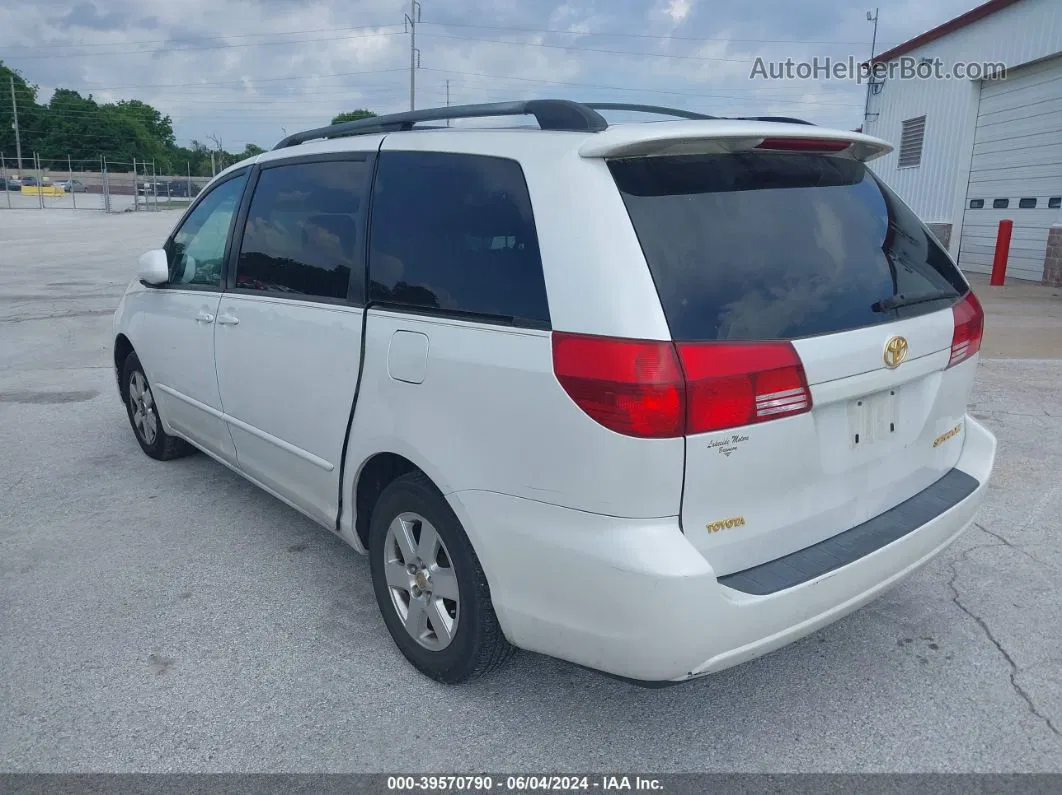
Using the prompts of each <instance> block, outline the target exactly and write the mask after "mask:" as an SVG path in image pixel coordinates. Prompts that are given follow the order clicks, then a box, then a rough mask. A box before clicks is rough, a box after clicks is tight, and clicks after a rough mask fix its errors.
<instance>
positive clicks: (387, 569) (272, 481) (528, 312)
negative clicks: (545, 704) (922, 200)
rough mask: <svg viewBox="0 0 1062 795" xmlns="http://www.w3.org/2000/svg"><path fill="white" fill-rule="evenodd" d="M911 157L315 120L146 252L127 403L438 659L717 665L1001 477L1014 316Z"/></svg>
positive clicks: (551, 107)
mask: <svg viewBox="0 0 1062 795" xmlns="http://www.w3.org/2000/svg"><path fill="white" fill-rule="evenodd" d="M613 110H622V111H646V112H650V113H654V114H656V115H657V116H660V115H670V116H673V117H677V119H675V120H668V121H656V122H651V123H625V124H609V123H608V122H607V121H606V119H605V116H604V115H603V112H606V111H613ZM517 115H530V116H534V117H535V119H536V120H537V122H538V124H537V125H536V126H535V127H533V128H530V127H511V128H498V127H490V128H475V127H470V126H464V125H461V126H458V125H455V126H453V127H450V128H443V127H441V125H436V126H435V127H430V126H427V127H426V126H425V123H430V122H432V121H440V120H443V119H459V118H473V117H476V118H481V117H488V116H517ZM889 150H890V147H889V145H888V144H886V143H884V142H882V141H880V140H878V139H875V138H871V137H868V136H865V135H862V134H859V133H853V132H849V131H840V130H828V129H823V128H819V127H816V126H813V125H810V124H807V123H801V122H798V121H796V120H779V119H720V118H712V117H709V116H703V115H700V114H695V113H689V112H685V111H673V110H668V109H664V108H653V107H643V106H628V105H614V104H608V105H602V104H598V105H592V104H583V103H576V102H571V101H566V100H535V101H530V102H513V103H500V104H492V105H477V106H459V107H451V108H444V109H437V110H424V111H415V112H410V113H403V114H396V115H393V116H381V117H376V118H371V119H364V120H360V121H355V122H346V123H343V124H339V125H334V126H332V127H325V128H320V129H316V130H310V131H307V132H305V133H299V134H297V135H293V136H290V137H289V138H287V139H285V140H284V141H282V142H281V143H280V144H279V145H278V146H277V147H276V148H275V149H274V150H272V151H270V152H266V153H264V154H262V155H259V156H257V157H255V158H253V159H251V160H247V161H244V162H242V163H239V164H237V165H235V166H232V167H231V168H229V169H228V170H226V171H225V172H223V173H222V174H220V175H218V177H217V178H215V179H214V180H213V181H212V182H211V184H210V185H209V186H208V187H207V188H206V189H204V190H203V191H202V193H201V194H200V195H199V196H198V197H197V198H196V200H195V201H194V203H193V204H192V205H191V207H189V209H188V211H187V212H186V213H185V214H184V216H183V217H182V218H181V220H180V222H179V223H178V224H177V226H176V228H175V229H174V230H173V233H172V235H171V236H170V237H169V239H167V240H166V241H165V244H164V245H163V247H162V248H161V249H160V250H157V251H150V252H148V253H146V254H145V255H144V256H143V257H142V258H141V260H140V268H139V274H138V278H136V279H135V280H134V281H133V282H132V284H131V285H130V286H129V289H128V291H127V292H126V294H125V296H124V297H123V299H122V301H121V304H120V305H119V307H118V310H117V312H116V314H115V318H114V364H115V368H116V374H117V378H118V387H119V390H120V392H121V396H122V399H123V401H124V402H125V404H126V407H127V409H128V413H129V419H130V422H131V424H132V427H133V430H134V432H135V434H136V438H137V440H138V441H139V443H140V446H141V447H142V448H143V450H144V452H145V453H147V454H148V455H149V456H151V457H153V458H156V459H169V458H173V457H175V456H178V455H181V454H184V453H187V452H190V451H192V450H194V449H198V450H200V451H202V452H204V453H206V454H207V455H209V456H211V457H212V458H214V459H216V460H217V461H219V462H221V463H222V464H224V465H225V466H227V467H230V468H232V469H233V470H235V471H236V472H238V473H240V474H241V475H243V476H244V477H246V478H247V479H248V480H250V481H252V482H253V483H255V484H257V485H258V486H260V487H261V488H263V489H264V490H266V491H268V492H269V493H270V494H272V495H274V496H275V497H276V498H278V499H279V500H281V501H283V502H285V503H287V504H288V505H290V506H292V507H294V508H295V509H297V510H298V511H300V512H302V513H303V514H305V515H306V516H308V517H310V518H311V519H313V520H314V521H315V522H318V523H319V524H321V525H323V526H324V527H326V528H328V529H329V530H331V531H332V532H334V533H336V534H337V535H339V536H340V537H341V538H343V539H344V540H345V541H346V542H347V543H349V544H350V545H351V546H353V547H355V548H356V549H358V550H359V551H361V552H367V553H368V555H369V556H370V570H371V572H372V580H373V587H374V591H375V594H376V598H377V600H378V602H379V607H380V610H381V612H382V615H383V620H384V623H385V624H386V626H387V629H388V630H389V632H390V634H391V636H392V637H393V639H394V641H395V643H396V644H397V645H398V647H399V648H400V649H401V651H402V652H403V654H405V656H406V657H407V658H408V659H409V661H410V662H411V663H412V664H413V665H415V666H416V667H417V668H419V669H420V670H421V671H423V672H424V673H425V674H427V675H428V676H431V677H433V678H435V679H437V680H439V681H442V682H447V683H456V682H461V681H464V680H468V679H470V678H473V677H475V676H478V675H480V674H483V673H485V672H486V671H489V670H490V669H492V668H494V667H495V666H497V665H499V664H501V663H502V662H504V661H505V660H506V659H507V658H508V657H509V656H510V655H511V653H512V651H513V649H514V648H516V647H519V648H524V649H530V650H533V651H537V652H541V653H544V654H548V655H553V656H555V657H559V658H562V659H565V660H570V661H572V662H574V663H577V664H580V665H583V666H588V667H591V668H594V669H598V670H600V671H604V672H606V673H609V674H612V675H615V676H619V677H623V678H626V679H630V680H634V681H637V682H640V683H643V684H663V683H669V682H677V681H682V680H684V679H689V678H691V677H696V676H700V675H703V674H707V673H711V672H714V671H718V670H720V669H723V668H726V667H728V666H731V665H734V664H737V663H740V662H742V661H744V660H748V659H751V658H753V657H756V656H758V655H761V654H764V653H766V652H769V651H771V650H773V649H776V648H778V647H780V646H783V645H785V644H787V643H789V642H791V641H793V640H795V639H797V638H800V637H802V636H805V635H807V634H808V633H810V632H813V631H814V630H816V629H817V628H819V627H822V626H824V625H826V624H828V623H829V622H832V621H834V620H836V619H838V618H840V617H841V616H843V615H845V614H847V613H849V612H851V611H852V610H855V609H856V608H858V607H860V606H861V605H863V604H865V603H866V602H868V601H869V600H871V599H873V598H874V597H876V596H878V595H879V594H881V593H882V592H883V591H885V590H886V589H887V588H889V587H891V586H893V585H895V584H897V583H898V582H899V581H900V580H902V579H903V578H904V577H905V576H907V575H908V574H910V573H911V572H913V571H915V570H916V569H917V568H919V567H920V566H922V565H923V564H925V563H926V562H927V561H928V560H930V559H931V558H932V557H933V556H934V555H936V554H938V553H939V552H941V551H942V550H943V549H944V548H945V547H946V546H947V545H948V544H950V543H951V542H952V541H953V540H955V538H956V537H957V536H958V535H959V534H960V533H961V532H962V531H963V530H964V529H965V528H966V527H967V525H969V524H970V522H971V521H972V519H973V517H974V514H975V511H976V508H977V506H978V504H979V503H980V502H981V500H982V498H983V496H984V493H985V489H986V486H987V482H988V479H989V476H990V474H991V471H992V466H993V461H994V458H995V447H996V442H995V438H994V437H993V436H992V434H991V433H989V431H987V430H986V429H985V428H984V427H982V426H981V425H980V424H978V423H977V422H976V421H975V420H974V419H973V418H971V417H970V415H969V414H967V412H966V407H967V403H968V401H969V398H970V391H971V387H972V385H973V381H974V377H975V374H976V371H977V366H978V359H979V354H978V351H979V348H980V344H981V335H982V328H983V320H984V315H983V312H982V309H981V306H980V304H979V303H978V300H977V298H976V297H975V296H974V294H973V293H972V292H971V290H970V288H969V285H968V284H967V283H966V281H965V280H964V278H963V276H962V275H961V273H960V272H959V270H958V269H957V268H956V266H955V264H954V262H953V261H952V259H951V258H950V257H949V255H948V253H947V252H946V251H945V249H944V248H943V247H942V246H941V245H940V244H939V243H938V241H937V240H936V238H935V237H934V236H933V234H932V233H931V232H930V231H929V230H928V229H927V227H926V226H925V224H923V223H922V222H921V221H920V220H919V219H918V218H917V217H916V216H915V214H914V213H913V212H912V211H911V210H910V209H909V208H908V207H907V206H906V205H905V204H904V203H903V202H902V201H901V200H900V199H898V198H897V197H896V195H895V194H894V193H893V192H892V191H890V190H889V188H888V187H886V186H885V185H884V184H883V183H882V181H881V180H880V179H879V178H878V177H877V176H875V174H874V173H873V172H872V171H871V170H870V169H869V168H868V167H867V165H866V162H867V161H869V160H871V159H873V158H875V157H877V156H879V155H881V154H884V153H886V152H888V151H889Z"/></svg>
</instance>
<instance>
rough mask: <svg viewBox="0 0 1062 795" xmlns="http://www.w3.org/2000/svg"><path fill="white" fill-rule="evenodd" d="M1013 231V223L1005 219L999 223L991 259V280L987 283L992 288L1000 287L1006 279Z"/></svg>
mask: <svg viewBox="0 0 1062 795" xmlns="http://www.w3.org/2000/svg"><path fill="white" fill-rule="evenodd" d="M1013 231H1014V222H1013V221H1011V220H1009V219H1007V220H1005V221H1000V222H999V232H998V234H997V235H996V256H995V257H994V258H993V259H992V278H991V279H989V280H988V283H989V285H990V286H992V287H1002V286H1003V280H1004V279H1006V278H1007V257H1008V256H1010V235H1011V233H1012V232H1013Z"/></svg>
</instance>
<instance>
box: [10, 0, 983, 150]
mask: <svg viewBox="0 0 1062 795" xmlns="http://www.w3.org/2000/svg"><path fill="white" fill-rule="evenodd" d="M870 2H873V0H870ZM977 4H978V2H977V0H878V8H879V26H878V33H877V47H876V52H881V51H883V50H884V49H887V48H888V47H891V46H893V45H895V44H898V43H900V42H902V41H905V40H906V39H909V38H911V37H913V36H915V35H917V34H919V33H921V32H923V31H925V30H928V29H929V28H932V27H935V26H936V25H938V24H940V23H942V22H944V21H946V20H948V19H951V18H952V17H955V16H957V15H959V14H961V13H963V12H965V11H967V10H969V9H970V8H972V7H974V6H975V5H977ZM874 8H875V6H873V5H869V4H867V3H861V2H859V0H854V1H853V0H564V1H563V2H562V1H561V0H421V3H420V24H418V25H417V28H416V45H417V48H418V49H419V51H420V52H419V63H420V67H419V69H417V70H416V106H417V107H418V108H426V107H437V106H441V105H445V104H446V102H447V96H446V95H447V80H449V97H450V100H449V101H450V103H451V104H464V103H472V102H491V101H503V100H512V99H531V98H541V97H556V98H567V99H579V100H583V101H588V102H589V101H598V102H604V101H608V102H633V103H641V104H652V105H665V106H669V107H680V108H686V109H689V110H694V111H700V112H704V113H709V114H711V115H730V116H735V115H784V116H798V117H800V118H804V119H807V120H809V121H811V122H814V123H816V124H822V125H829V126H837V127H842V128H845V129H854V128H856V127H858V126H859V125H860V124H861V121H862V110H863V99H864V95H865V94H864V92H865V89H864V88H863V87H861V86H859V85H857V84H856V83H855V82H854V81H815V80H804V81H802V80H791V81H781V80H774V81H768V80H762V79H752V78H751V77H750V75H751V73H752V71H753V66H754V65H755V62H756V59H757V58H762V59H763V60H764V61H765V62H769V61H784V60H785V59H787V58H792V59H793V60H794V61H800V60H805V59H811V58H812V57H814V56H817V57H818V58H820V59H822V58H824V57H827V56H828V57H831V58H834V59H847V58H848V57H849V56H852V57H854V58H856V59H857V60H859V61H861V60H865V59H866V58H867V57H868V56H869V55H870V51H871V36H872V34H873V32H874V26H873V24H872V23H871V22H868V21H867V18H866V16H867V11H868V10H871V11H873V10H874ZM409 13H410V3H409V1H408V0H81V1H80V2H77V0H75V1H74V2H60V0H30V1H29V2H15V1H14V0H12V1H11V2H5V3H2V4H0V59H3V60H4V62H5V63H7V64H8V65H10V66H13V67H14V68H16V69H18V70H19V71H21V72H22V74H23V76H24V77H25V78H26V79H27V80H28V81H29V82H31V83H35V84H37V85H38V86H39V87H40V96H39V101H47V99H48V97H49V96H50V95H51V92H52V91H53V90H54V89H55V88H56V87H62V88H69V89H74V90H77V91H80V92H82V94H92V95H93V96H94V97H95V98H96V99H97V100H99V101H107V102H109V101H115V100H119V99H140V100H143V101H145V102H149V103H150V104H152V105H154V106H155V107H157V108H158V109H159V110H161V111H162V112H163V113H164V114H167V115H169V116H170V117H171V119H172V120H173V123H174V130H175V133H176V135H177V139H178V143H180V144H182V145H187V144H189V143H190V141H191V140H192V139H197V140H199V141H207V140H208V139H209V138H210V137H211V136H214V137H216V138H217V139H218V140H220V141H221V142H222V144H223V146H224V148H225V149H226V150H228V151H239V150H241V149H242V148H243V146H244V145H245V144H247V143H255V144H257V145H259V146H262V147H265V148H269V147H271V146H272V145H274V144H275V143H276V142H277V141H278V140H279V139H280V138H282V137H283V136H284V135H285V134H286V133H291V132H295V131H296V130H299V129H308V128H312V127H316V126H320V125H322V124H327V123H328V122H329V121H330V119H331V118H332V116H334V115H335V114H336V113H339V112H341V111H345V110H352V109H354V108H362V107H364V108H369V109H371V110H373V111H375V112H377V113H386V112H394V111H402V110H406V109H408V107H409V64H410V36H409V34H408V32H406V31H407V30H408V27H407V26H404V24H403V23H404V19H405V17H406V16H407V15H408V14H409ZM0 93H2V89H0Z"/></svg>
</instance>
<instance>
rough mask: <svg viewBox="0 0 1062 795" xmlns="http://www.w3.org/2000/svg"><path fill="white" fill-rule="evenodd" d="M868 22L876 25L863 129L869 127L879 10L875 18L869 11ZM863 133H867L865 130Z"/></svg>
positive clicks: (871, 51)
mask: <svg viewBox="0 0 1062 795" xmlns="http://www.w3.org/2000/svg"><path fill="white" fill-rule="evenodd" d="M867 22H873V23H874V36H873V38H872V39H871V40H870V61H868V66H869V67H870V69H869V74H868V75H867V98H866V102H865V103H864V104H863V123H862V124H861V125H859V126H860V127H861V128H865V127H866V126H867V118H868V117H869V116H870V89H871V85H872V84H873V82H874V48H875V47H877V45H878V9H876V8H875V9H874V16H870V12H869V11H867ZM863 132H866V130H865V129H864V130H863Z"/></svg>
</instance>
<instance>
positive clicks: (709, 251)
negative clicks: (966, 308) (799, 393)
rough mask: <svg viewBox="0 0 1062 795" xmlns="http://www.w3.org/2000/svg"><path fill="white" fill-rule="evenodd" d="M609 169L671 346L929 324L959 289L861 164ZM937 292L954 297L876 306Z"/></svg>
mask: <svg viewBox="0 0 1062 795" xmlns="http://www.w3.org/2000/svg"><path fill="white" fill-rule="evenodd" d="M609 168H610V169H611V171H612V175H613V177H614V178H615V180H616V184H617V186H618V187H619V189H620V192H621V193H622V195H623V200H624V203H625V204H626V206H627V211H628V212H629V213H630V217H631V220H632V222H633V224H634V227H635V231H636V232H637V234H638V239H639V241H640V242H641V245H642V249H643V251H644V252H645V257H646V260H647V261H648V263H649V268H650V270H651V271H652V274H653V279H654V281H655V282H656V287H657V290H658V292H659V294H660V301H661V304H662V305H663V309H664V313H665V315H666V317H667V321H668V325H669V326H670V328H671V334H672V336H673V337H674V338H675V339H676V340H760V339H795V338H798V337H808V336H814V335H819V334H829V333H833V332H838V331H845V330H848V329H853V328H859V327H862V326H871V325H875V324H878V323H887V322H890V321H893V320H896V319H897V318H898V317H911V316H913V315H918V314H924V313H926V312H934V311H938V310H940V309H942V308H945V307H947V306H948V305H949V303H950V302H951V301H952V300H954V298H958V296H959V295H961V294H962V293H964V292H965V290H966V286H965V283H964V281H963V279H962V276H961V275H960V274H959V272H958V271H957V270H956V268H955V266H954V265H953V264H952V263H951V261H950V260H949V259H948V256H947V254H946V252H945V251H944V250H943V249H942V248H941V246H940V244H939V243H938V242H937V240H936V238H935V237H934V236H933V233H932V232H930V231H929V229H928V228H927V227H926V226H925V225H924V224H923V223H922V222H921V221H919V220H918V218H917V217H916V216H915V215H914V214H913V213H912V212H911V211H910V210H909V209H908V208H907V207H906V206H905V205H903V204H902V203H901V202H900V201H899V200H897V198H896V197H895V195H894V194H892V193H891V192H890V191H889V190H888V188H886V187H885V186H884V185H883V184H881V183H880V182H878V180H877V179H876V178H875V177H874V175H873V174H872V173H871V172H870V169H868V168H867V167H866V166H865V165H863V164H862V163H856V162H853V161H849V160H842V159H839V158H832V157H824V156H821V155H803V154H785V155H781V154H780V155H771V154H748V155H745V154H730V155H697V156H681V157H654V158H634V159H627V160H615V161H611V162H610V163H609ZM937 292H943V293H945V294H946V295H947V296H952V297H953V298H944V299H941V300H937V301H930V302H927V303H920V304H915V305H912V306H906V307H901V308H898V309H892V310H887V311H880V310H881V307H880V306H878V307H876V308H875V307H874V305H875V304H877V303H878V302H879V301H881V300H883V299H886V298H891V297H893V296H896V295H904V296H908V297H910V296H923V295H927V294H931V293H937Z"/></svg>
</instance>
